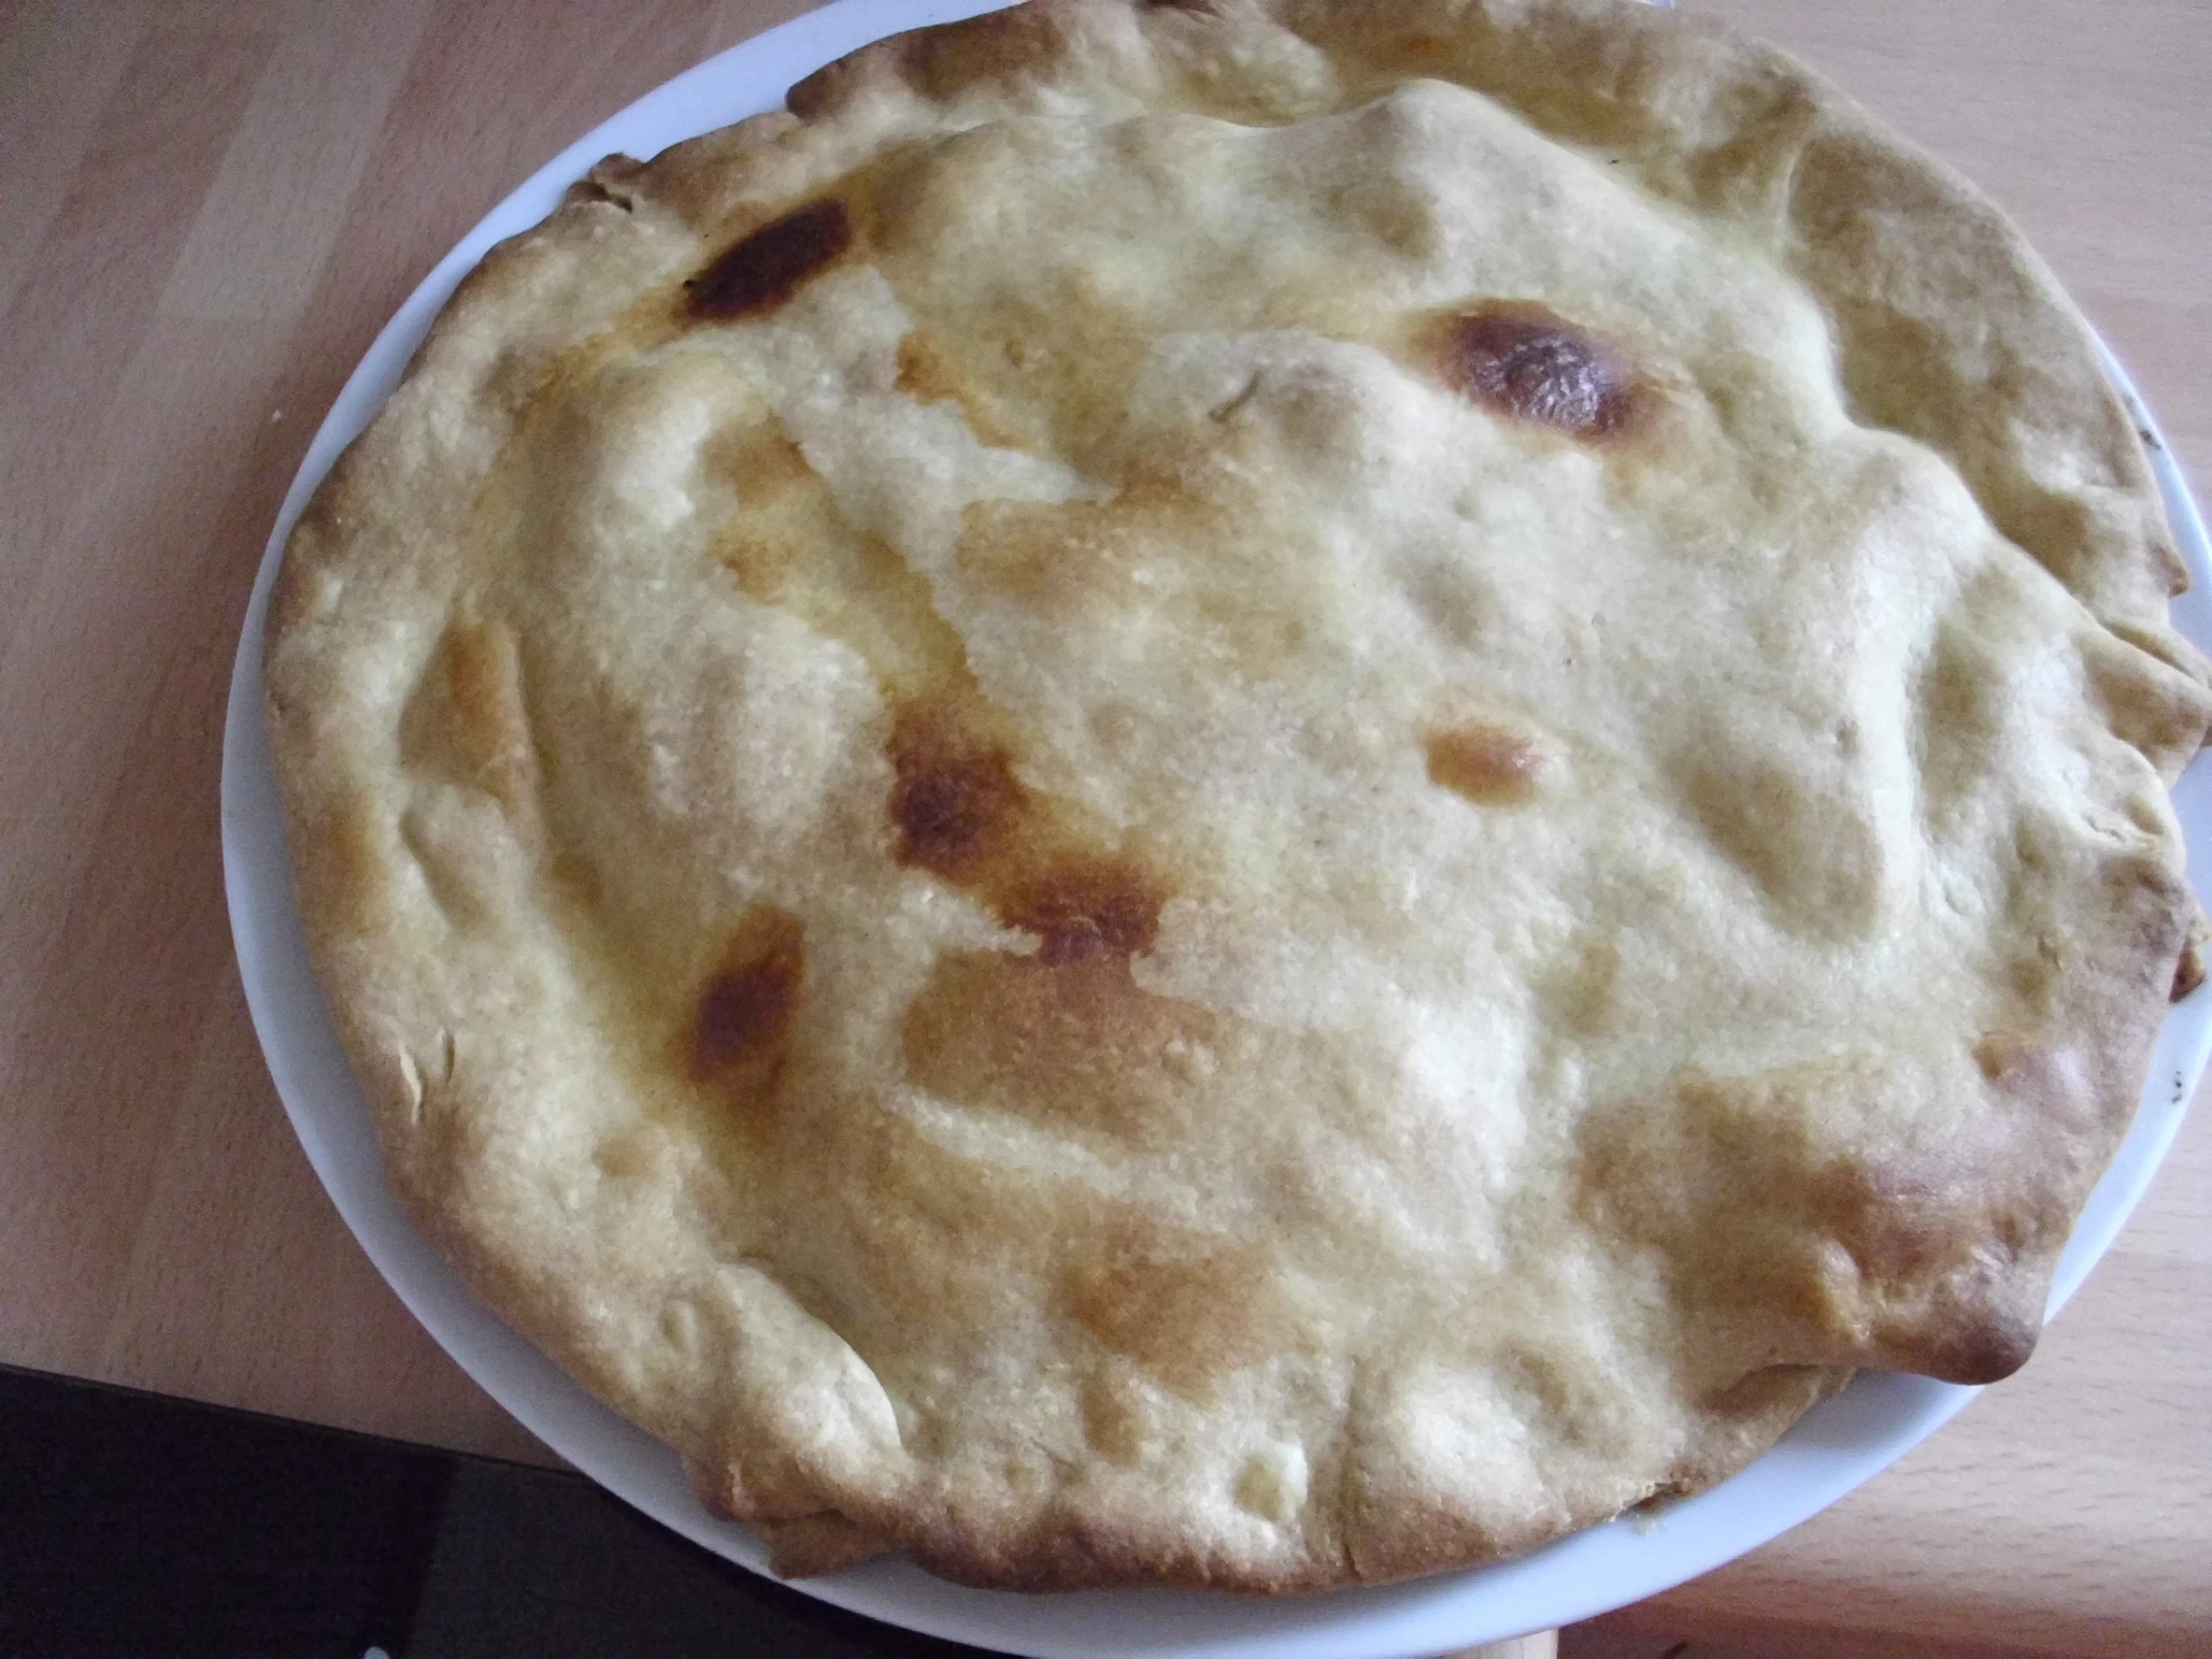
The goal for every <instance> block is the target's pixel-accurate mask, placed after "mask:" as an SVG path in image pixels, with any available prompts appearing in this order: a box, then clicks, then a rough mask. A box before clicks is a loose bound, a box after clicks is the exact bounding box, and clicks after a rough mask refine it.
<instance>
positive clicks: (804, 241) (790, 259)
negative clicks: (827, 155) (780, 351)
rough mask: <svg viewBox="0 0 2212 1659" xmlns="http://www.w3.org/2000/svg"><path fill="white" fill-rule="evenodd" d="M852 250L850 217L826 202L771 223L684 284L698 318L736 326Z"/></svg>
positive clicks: (837, 203) (775, 303)
mask: <svg viewBox="0 0 2212 1659" xmlns="http://www.w3.org/2000/svg"><path fill="white" fill-rule="evenodd" d="M851 246H852V216H851V214H850V213H849V212H848V211H847V210H846V208H845V205H844V204H843V203H842V202H841V201H839V200H838V199H837V198H835V197H833V196H831V197H825V198H824V199H823V200H822V201H820V202H810V203H808V204H807V206H805V207H804V208H797V209H794V210H793V211H792V212H790V213H788V214H786V215H784V217H783V218H781V219H776V220H771V221H770V222H769V223H768V224H766V225H764V226H762V227H761V228H760V229H759V230H758V231H755V232H754V233H753V234H752V235H751V236H747V237H742V238H740V239H739V240H738V241H737V242H735V243H733V244H732V245H731V246H730V247H729V248H728V249H726V250H725V251H724V252H723V254H722V256H721V257H720V258H719V259H717V260H716V261H715V262H714V264H712V265H710V266H709V267H708V268H707V269H706V270H705V271H702V272H701V273H700V274H699V275H698V276H697V277H692V278H691V280H689V281H688V282H686V283H685V284H684V288H685V291H686V293H687V295H688V296H689V299H688V304H689V308H690V311H691V314H692V315H693V316H695V317H699V318H702V319H705V320H707V321H713V322H733V321H736V320H738V319H739V318H741V317H747V316H755V315H758V314H759V313H760V312H762V311H766V310H772V309H774V308H775V307H776V306H778V305H781V304H782V303H784V301H785V300H787V299H789V298H790V297H791V296H792V295H793V294H795V293H797V292H798V291H799V289H800V287H801V286H802V285H803V284H804V283H805V282H806V281H807V280H808V278H809V277H815V276H817V275H819V274H820V273H822V272H823V271H826V270H828V269H829V268H830V266H831V265H834V264H835V263H836V262H837V261H838V260H839V259H840V258H842V257H843V255H844V253H845V250H847V249H848V248H850V247H851Z"/></svg>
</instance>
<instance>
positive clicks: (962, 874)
mask: <svg viewBox="0 0 2212 1659" xmlns="http://www.w3.org/2000/svg"><path fill="white" fill-rule="evenodd" d="M890 759H891V769H892V771H893V773H894V774H895V781H894V782H893V784H892V786H891V806H890V812H891V827H892V829H893V830H895V831H896V832H897V835H898V860H899V862H900V863H903V864H912V865H916V866H918V867H920V868H922V869H926V870H929V871H931V872H932V873H934V874H937V875H942V876H944V877H945V878H946V879H947V880H951V881H969V880H974V879H976V878H979V877H980V876H982V875H983V874H984V873H985V872H986V868H987V866H988V864H989V863H990V861H991V860H992V858H993V856H994V855H996V854H999V853H1001V852H1002V850H1003V847H1004V843H1005V841H1006V839H1007V837H1008V835H1009V834H1010V832H1011V831H1012V830H1014V829H1015V828H1016V827H1017V825H1018V823H1019V821H1020V820H1021V819H1022V817H1023V816H1024V814H1025V812H1026V811H1027V808H1028V805H1029V795H1028V792H1027V791H1026V790H1024V789H1023V788H1022V786H1021V783H1020V781H1019V780H1017V779H1016V778H1015V777H1014V770H1013V756H1012V754H1011V753H1010V752H1009V751H1008V750H1007V748H1006V747H1005V745H1003V744H1002V743H999V742H997V741H996V740H995V739H993V738H992V737H990V736H988V735H987V734H985V733H983V732H982V731H980V730H979V729H978V725H977V723H976V722H975V721H974V720H973V719H972V718H971V717H968V716H966V715H965V714H964V712H963V711H962V710H961V709H960V708H959V707H958V706H957V705H955V704H951V703H918V704H913V705H910V706H909V707H907V708H905V709H903V710H901V711H900V712H899V715H898V718H897V721H896V723H895V724H894V725H893V727H892V730H891V742H890Z"/></svg>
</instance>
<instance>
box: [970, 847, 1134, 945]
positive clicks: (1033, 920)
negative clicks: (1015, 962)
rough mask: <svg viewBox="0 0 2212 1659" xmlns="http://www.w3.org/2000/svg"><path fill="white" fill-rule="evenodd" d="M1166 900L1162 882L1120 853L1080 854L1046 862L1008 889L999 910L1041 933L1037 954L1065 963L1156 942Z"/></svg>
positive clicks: (1009, 922)
mask: <svg viewBox="0 0 2212 1659" xmlns="http://www.w3.org/2000/svg"><path fill="white" fill-rule="evenodd" d="M1164 901H1165V899H1164V896H1163V894H1162V893H1161V891H1160V889H1159V887H1158V885H1157V883H1155V882H1154V881H1153V880H1152V878H1151V877H1150V876H1149V875H1148V874H1147V873H1146V872H1145V871H1144V870H1143V869H1142V868H1140V867H1139V866H1138V865H1137V864H1135V863H1133V862H1131V861H1130V860H1128V859H1126V858H1120V857H1110V856H1109V857H1080V858H1075V859H1071V860H1068V861H1065V862H1062V863H1057V864H1054V865H1051V866H1049V867H1047V868H1046V869H1045V870H1044V871H1043V872H1042V873H1040V874H1039V875H1037V876H1035V877H1033V878H1032V879H1030V880H1027V881H1024V882H1022V883H1021V884H1020V885H1018V886H1016V887H1014V888H1013V889H1012V890H1010V891H1008V892H1007V893H1006V894H1005V895H1004V897H1003V898H1002V899H1001V900H1000V901H999V905H998V911H999V915H1000V916H1001V917H1002V918H1003V919H1004V921H1005V922H1006V924H1007V925H1008V926H1009V927H1019V928H1022V929H1023V930H1024V931H1027V932H1031V933H1035V934H1037V935H1038V936H1039V940H1040V942H1039V944H1038V946H1037V954H1036V957H1035V960H1036V961H1037V962H1039V963H1040V964H1042V965H1043V966H1046V967H1064V966H1067V965H1068V964H1070V963H1074V962H1089V961H1094V960H1100V959H1105V958H1114V957H1118V958H1120V959H1122V960H1124V961H1126V960H1127V959H1128V958H1129V957H1131V956H1136V955H1141V954H1143V953H1144V952H1145V951H1147V950H1150V949H1151V948H1152V941H1153V939H1154V938H1155V937H1156V936H1157V935H1158V933H1159V931H1160V906H1161V904H1162V903H1163V902H1164Z"/></svg>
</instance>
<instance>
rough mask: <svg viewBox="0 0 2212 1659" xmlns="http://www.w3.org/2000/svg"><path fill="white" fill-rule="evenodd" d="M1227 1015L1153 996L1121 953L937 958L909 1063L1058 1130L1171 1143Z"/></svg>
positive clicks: (943, 1092)
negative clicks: (1047, 960)
mask: <svg viewBox="0 0 2212 1659" xmlns="http://www.w3.org/2000/svg"><path fill="white" fill-rule="evenodd" d="M1234 1041H1235V1039H1234V1036H1233V1034H1232V1033H1231V1032H1230V1031H1229V1030H1228V1028H1227V1027H1226V1026H1225V1025H1224V1023H1223V1020H1222V1016H1220V1015H1217V1014H1215V1013H1213V1012H1211V1011H1210V1010H1208V1009H1204V1008H1199V1007H1195V1006H1193V1005H1191V1004H1189V1003H1185V1002H1179V1001H1177V1000H1175V999H1174V998H1172V997H1165V996H1157V995H1155V994H1153V993H1152V992H1150V991H1147V990H1145V989H1143V988H1142V987H1141V986H1139V985H1138V984H1137V982H1136V981H1135V979H1133V978H1132V977H1131V976H1130V972H1129V967H1128V964H1127V962H1126V961H1125V960H1124V959H1123V958H1121V957H1118V956H1098V957H1093V958H1090V959H1088V960H1077V961H1071V962H1066V963H1063V964H1061V965H1057V966H1045V965H1041V964H1040V963H1039V961H1038V959H1037V958H1036V957H1033V956H1017V955H1015V954H1013V953H1011V952H1008V951H993V950H973V951H953V952H950V953H948V954H946V955H945V956H944V957H943V958H941V959H940V960H939V961H938V963H937V966H936V968H935V969H934V970H933V971H932V972H931V974H930V976H929V981H928V983H927V984H926V985H924V986H923V988H922V991H921V994H920V995H919V996H917V997H916V998H915V999H914V1002H913V1006H912V1008H911V1009H910V1010H909V1011H908V1013H907V1016H906V1026H905V1031H904V1033H903V1042H904V1048H905V1057H906V1072H907V1075H908V1076H909V1077H910V1078H912V1079H913V1081H914V1082H915V1083H916V1084H918V1085H920V1086H921V1087H922V1088H925V1089H927V1090H929V1091H930V1092H931V1093H932V1094H935V1095H938V1096H940V1097H942V1098H944V1099H946V1100H951V1101H957V1102H959V1103H960V1104H961V1105H964V1106H968V1107H972V1108H975V1109H978V1110H982V1111H987V1112H1004V1113H1006V1114H1008V1115H1009V1116H1014V1117H1020V1118H1025V1119H1028V1120H1030V1121H1031V1122H1035V1123H1040V1124H1045V1125H1048V1126H1050V1127H1052V1128H1055V1129H1058V1130H1062V1131H1073V1132H1077V1133H1090V1134H1097V1135H1103V1136H1106V1137H1108V1138H1110V1139H1112V1140H1115V1141H1120V1142H1134V1143H1138V1144H1154V1143H1166V1142H1170V1141H1172V1140H1173V1139H1174V1137H1175V1136H1176V1134H1177V1133H1178V1126H1179V1125H1182V1124H1183V1123H1185V1122H1186V1121H1187V1120H1189V1119H1190V1118H1191V1117H1192V1116H1193V1114H1194V1113H1196V1112H1197V1111H1198V1110H1199V1108H1200V1104H1201V1101H1202V1099H1203V1097H1204V1096H1205V1094H1206V1091H1207V1085H1208V1080H1209V1078H1210V1077H1211V1076H1212V1074H1213V1071H1214V1068H1215V1067H1216V1066H1218V1065H1219V1064H1221V1063H1223V1053H1222V1051H1223V1047H1224V1045H1225V1044H1230V1043H1234Z"/></svg>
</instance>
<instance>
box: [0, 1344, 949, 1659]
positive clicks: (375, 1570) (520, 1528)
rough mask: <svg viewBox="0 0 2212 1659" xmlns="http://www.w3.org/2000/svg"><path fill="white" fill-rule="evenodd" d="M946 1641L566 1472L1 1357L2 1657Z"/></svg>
mask: <svg viewBox="0 0 2212 1659" xmlns="http://www.w3.org/2000/svg"><path fill="white" fill-rule="evenodd" d="M371 1647H375V1648H381V1649H382V1650H383V1652H384V1653H385V1654H386V1655H388V1656H389V1659H498V1656H503V1655H507V1654H516V1655H529V1656H531V1659H569V1656H572V1655H573V1656H575V1659H586V1656H589V1659H610V1656H621V1659H678V1656H685V1659H688V1656H690V1655H695V1654H696V1655H701V1656H705V1655H709V1654H712V1655H715V1656H716V1659H752V1656H754V1655H761V1656H767V1655H779V1656H783V1655H806V1656H815V1655H820V1656H822V1659H857V1656H862V1655H874V1656H881V1655H895V1656H897V1659H952V1656H955V1655H964V1654H976V1653H979V1652H980V1651H981V1650H980V1649H976V1648H969V1647H962V1646H959V1645H958V1644H955V1643H952V1642H940V1641H933V1640H931V1639H929V1638H926V1637H921V1636H912V1635H908V1634H906V1633H904V1632H902V1631H898V1630H894V1629H892V1628H891V1627H889V1626H887V1625H882V1624H877V1623H875V1622H874V1621H873V1620H870V1619H864V1618H860V1617H858V1616H857V1615H854V1614H850V1613H845V1612H841V1611H839V1610H838V1609H835V1608H832V1607H829V1606H826V1605H824V1604H823V1603H821V1602H818V1601H815V1600H813V1599H812V1598H811V1597H807V1596H803V1595H801V1594H800V1593H799V1592H797V1591H795V1590H789V1589H786V1588H784V1587H783V1586H781V1585H779V1584H775V1583H772V1582H770V1581H769V1580H767V1579H764V1578H761V1577H759V1576H757V1575H756V1574H753V1573H750V1572H747V1571H746V1570H745V1569H744V1568H742V1567H737V1566H734V1565H732V1564H731V1563H729V1562H727V1561H724V1560H722V1559H721V1558H720V1557H719V1556H715V1555H711V1554H709V1553H708V1552H707V1551H705V1550H703V1549H700V1548H698V1547H697V1546H696V1545H693V1544H691V1543H689V1542H687V1541H685V1540H684V1539H682V1538H679V1537H677V1536H676V1535H675V1534H674V1533H673V1532H670V1531H668V1530H667V1529H666V1528H664V1527H661V1526H659V1525H657V1524H655V1523H654V1522H652V1521H650V1520H648V1519H646V1518H645V1517H644V1516H643V1515H640V1514H638V1513H637V1512H636V1511H635V1510H633V1509H631V1508H629V1507H628V1506H627V1505H626V1504H623V1503H621V1502H619V1501H618V1500H616V1499H615V1498H612V1497H610V1496H608V1495H607V1494H606V1493H605V1492H603V1491H601V1490H600V1489H599V1488H598V1487H597V1486H595V1485H593V1484H592V1483H591V1482H590V1481H589V1480H586V1479H585V1478H584V1477H583V1476H581V1475H577V1474H570V1473H565V1472H562V1471H559V1470H554V1469H540V1468H531V1467H528V1466H527V1465H523V1464H518V1463H503V1462H497V1461H494V1460H492V1459H490V1458H483V1457H463V1456H457V1455H454V1454H452V1453H448V1452H442V1451H434V1450H430V1449H428V1448H426V1447H422V1446H414V1445H405V1444H402V1443H399V1442H397V1441H391V1440H379V1439H375V1438H372V1437H370V1436H368V1435H364V1434H350V1433H345V1432H342V1431H340V1430H337V1429H328V1428H316V1427H312V1426H310V1425H308V1424H305V1423H297V1422H287V1421H284V1420H281V1419H279V1418H276V1417H264V1416H259V1415H256V1414H254V1413H251V1412H246V1411H232V1410H225V1409H223V1408H221V1407H217V1406H211V1405H198V1404H193V1403H190V1402H188V1401H184V1400H177V1399H170V1398H165V1397H164V1396H162V1395H159V1394H149V1393H140V1392H136V1391H133V1390H130V1389H124V1388H111V1387H105V1386H102V1385H99V1384H96V1383H80V1382H75V1381H71V1380H68V1379H63V1378H57V1377H50V1376H46V1375H44V1374H41V1373H37V1372H28V1371H20V1370H16V1369H13V1368H9V1367H0V1656H6V1659H14V1656H16V1655H26V1656H30V1655H36V1656H39V1659H76V1656H79V1655H108V1654H113V1655H117V1656H118V1659H124V1656H128V1659H153V1656H160V1659H189V1656H196V1655H203V1654H205V1655H220V1656H222V1659H261V1656H263V1655H267V1656H269V1659H361V1656H362V1655H363V1654H365V1653H366V1652H367V1650H368V1649H369V1648H371Z"/></svg>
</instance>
